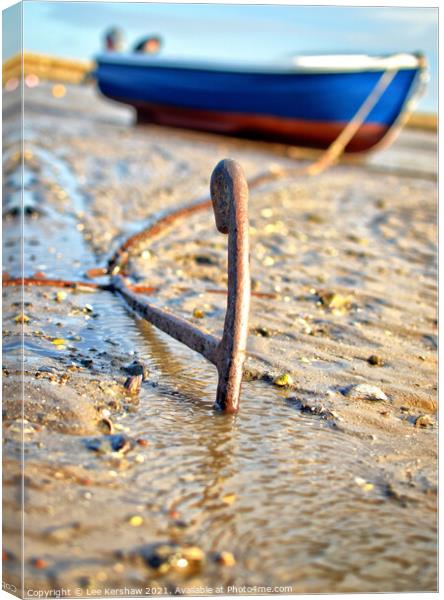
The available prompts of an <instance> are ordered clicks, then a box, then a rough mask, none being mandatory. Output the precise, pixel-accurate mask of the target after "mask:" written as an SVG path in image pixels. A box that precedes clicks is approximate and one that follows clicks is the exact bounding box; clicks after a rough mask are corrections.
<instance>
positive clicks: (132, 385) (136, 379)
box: [123, 375, 142, 395]
mask: <svg viewBox="0 0 444 600" xmlns="http://www.w3.org/2000/svg"><path fill="white" fill-rule="evenodd" d="M123 387H124V388H125V389H126V390H128V392H129V393H130V394H133V395H136V394H138V393H139V392H140V388H141V387H142V375H132V376H131V377H128V378H127V380H126V381H125V383H124V384H123Z"/></svg>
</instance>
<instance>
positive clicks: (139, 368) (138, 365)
mask: <svg viewBox="0 0 444 600" xmlns="http://www.w3.org/2000/svg"><path fill="white" fill-rule="evenodd" d="M123 370H124V371H126V372H127V373H128V375H142V381H147V380H148V377H149V374H150V372H149V370H148V367H147V366H146V365H145V364H144V363H142V362H140V361H139V360H134V361H133V362H132V363H131V364H129V365H127V366H126V367H123Z"/></svg>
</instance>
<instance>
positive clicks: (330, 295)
mask: <svg viewBox="0 0 444 600" xmlns="http://www.w3.org/2000/svg"><path fill="white" fill-rule="evenodd" d="M316 294H317V296H318V298H319V301H320V302H321V304H322V306H325V307H327V308H331V309H338V310H344V309H347V308H350V306H351V302H352V299H353V298H352V296H344V295H342V294H337V293H336V292H328V291H319V292H316Z"/></svg>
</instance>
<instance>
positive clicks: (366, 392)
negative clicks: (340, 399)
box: [345, 383, 388, 401]
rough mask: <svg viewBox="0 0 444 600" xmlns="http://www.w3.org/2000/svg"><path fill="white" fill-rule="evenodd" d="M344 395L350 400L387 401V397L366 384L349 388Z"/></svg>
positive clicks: (374, 387)
mask: <svg viewBox="0 0 444 600" xmlns="http://www.w3.org/2000/svg"><path fill="white" fill-rule="evenodd" d="M345 395H346V396H347V397H348V398H351V399H352V400H361V399H362V400H373V401H377V400H388V398H387V396H386V395H385V394H384V392H383V391H382V390H381V389H380V388H378V387H376V386H375V385H369V384H367V383H360V384H358V385H353V386H351V387H350V388H349V389H348V390H347V392H346V394H345Z"/></svg>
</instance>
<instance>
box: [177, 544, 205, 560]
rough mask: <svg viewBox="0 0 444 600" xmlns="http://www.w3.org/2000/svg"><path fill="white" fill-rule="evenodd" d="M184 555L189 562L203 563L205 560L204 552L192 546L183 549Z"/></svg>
mask: <svg viewBox="0 0 444 600" xmlns="http://www.w3.org/2000/svg"><path fill="white" fill-rule="evenodd" d="M182 555H183V557H184V558H186V560H187V561H189V562H202V561H203V559H204V558H205V554H204V552H203V550H201V549H200V548H198V547H197V546H190V547H189V548H183V549H182Z"/></svg>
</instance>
